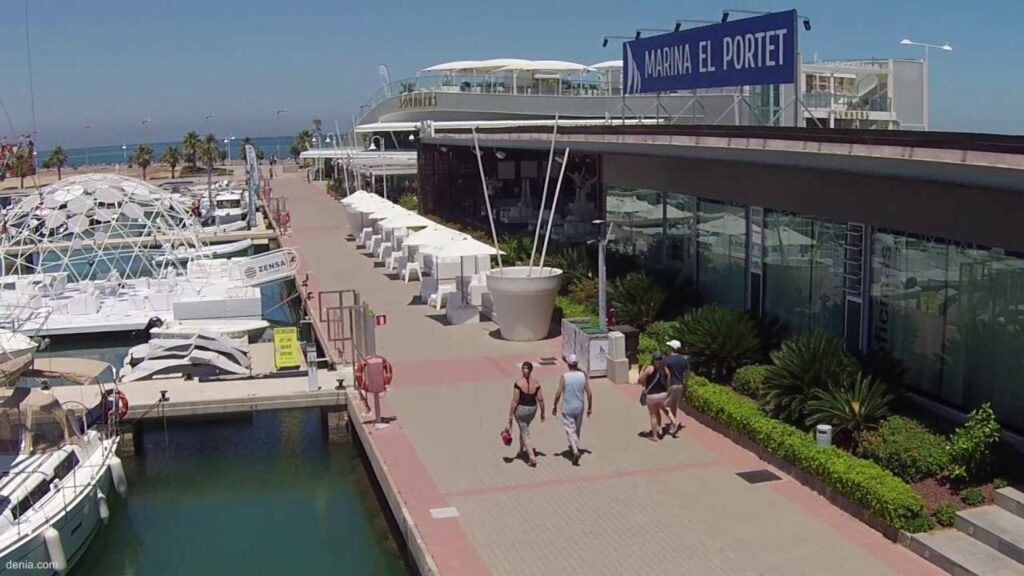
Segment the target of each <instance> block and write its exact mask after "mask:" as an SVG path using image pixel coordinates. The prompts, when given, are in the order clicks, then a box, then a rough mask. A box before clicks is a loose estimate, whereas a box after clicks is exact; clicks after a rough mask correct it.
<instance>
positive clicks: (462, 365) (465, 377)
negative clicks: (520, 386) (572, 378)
mask: <svg viewBox="0 0 1024 576" xmlns="http://www.w3.org/2000/svg"><path fill="white" fill-rule="evenodd" d="M528 359H529V360H530V361H531V362H533V365H534V373H535V374H537V375H538V376H540V375H543V376H544V377H545V379H548V378H550V377H551V376H552V375H556V374H561V373H562V372H563V371H565V364H561V363H559V364H557V365H555V366H540V365H539V364H538V363H537V360H538V358H528ZM523 360H524V357H523V355H522V354H517V355H509V356H484V357H476V358H447V359H443V360H419V361H412V362H403V361H400V360H398V361H395V362H394V365H395V383H396V384H400V385H402V386H444V385H449V384H470V383H473V382H480V381H485V380H498V379H506V378H507V379H513V378H515V377H516V376H518V375H519V366H520V365H521V364H522V362H523Z"/></svg>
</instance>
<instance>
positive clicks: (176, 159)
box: [160, 146, 181, 180]
mask: <svg viewBox="0 0 1024 576" xmlns="http://www.w3.org/2000/svg"><path fill="white" fill-rule="evenodd" d="M160 161H161V162H163V163H164V164H167V165H168V166H170V167H171V179H172V180H173V179H174V169H175V168H177V167H178V164H181V151H180V150H178V148H177V146H171V147H170V148H168V149H167V150H164V153H163V155H161V156H160Z"/></svg>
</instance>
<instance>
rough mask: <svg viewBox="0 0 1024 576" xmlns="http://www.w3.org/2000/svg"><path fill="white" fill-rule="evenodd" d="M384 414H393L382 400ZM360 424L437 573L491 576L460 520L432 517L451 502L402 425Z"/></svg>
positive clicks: (398, 423)
mask: <svg viewBox="0 0 1024 576" xmlns="http://www.w3.org/2000/svg"><path fill="white" fill-rule="evenodd" d="M381 412H382V413H384V414H393V412H392V411H391V409H390V406H388V405H387V401H386V400H384V399H382V400H381ZM357 425H363V426H366V430H367V432H368V433H369V436H370V442H371V443H372V444H373V446H372V447H369V448H370V449H373V450H375V451H376V452H377V454H378V455H379V456H380V458H381V461H383V462H384V464H385V466H387V469H388V476H390V478H391V480H392V481H393V482H394V483H395V486H396V488H397V490H398V494H399V497H400V498H401V499H402V502H403V503H404V504H405V507H406V508H407V509H408V510H409V514H410V515H411V516H412V520H413V522H414V523H415V525H416V529H417V530H418V531H419V533H420V537H421V538H422V539H423V542H424V544H425V545H426V547H427V549H428V550H429V551H430V555H431V557H433V559H434V563H435V564H436V565H437V568H438V571H439V572H440V573H441V574H444V575H446V576H448V575H466V576H476V575H483V574H489V573H490V570H489V569H488V568H487V566H486V565H485V564H484V562H483V559H481V558H480V555H479V553H478V552H477V550H476V548H475V547H474V546H473V544H472V543H471V542H470V541H469V537H468V536H467V535H466V531H465V530H463V528H462V524H461V523H460V522H459V521H458V519H456V518H448V519H435V518H434V517H433V516H431V514H430V510H431V509H432V508H444V507H447V506H449V503H448V499H447V498H446V497H445V496H444V495H443V494H441V491H440V490H439V489H438V487H437V484H436V483H435V482H434V479H433V477H431V475H430V471H429V470H428V469H427V467H426V466H425V465H424V464H423V461H422V460H420V458H419V454H417V452H416V448H415V447H414V446H413V445H412V442H411V441H410V440H409V436H408V435H407V434H406V433H405V429H403V428H402V425H401V423H400V422H399V421H397V420H396V421H394V422H392V423H391V426H389V427H388V428H386V429H384V430H375V429H374V428H373V426H372V424H367V423H366V422H364V423H362V424H357Z"/></svg>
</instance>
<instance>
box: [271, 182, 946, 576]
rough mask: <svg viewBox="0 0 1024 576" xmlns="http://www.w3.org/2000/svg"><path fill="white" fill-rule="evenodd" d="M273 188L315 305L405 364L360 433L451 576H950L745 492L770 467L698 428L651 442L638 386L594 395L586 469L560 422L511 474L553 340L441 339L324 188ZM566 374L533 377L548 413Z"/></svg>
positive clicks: (412, 537)
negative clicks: (513, 440)
mask: <svg viewBox="0 0 1024 576" xmlns="http://www.w3.org/2000/svg"><path fill="white" fill-rule="evenodd" d="M273 188H274V194H275V195H276V196H283V197H286V198H288V209H289V210H290V211H291V216H292V226H293V232H292V234H291V235H290V237H289V238H287V239H285V244H286V245H291V246H296V247H297V248H298V249H299V251H300V253H301V255H302V264H301V266H302V269H303V271H304V272H309V274H310V285H311V289H312V290H314V291H315V290H318V289H324V290H331V289H340V288H354V289H356V290H359V292H360V293H361V294H362V296H363V299H364V300H365V301H367V302H369V303H370V304H371V305H372V306H373V308H374V309H375V311H376V312H377V313H378V314H387V315H388V325H387V326H383V327H380V328H379V329H378V331H377V345H378V352H380V353H381V354H383V355H384V356H386V357H387V358H389V359H390V360H391V361H392V362H393V363H394V365H395V382H394V385H393V389H392V391H391V392H389V394H388V396H387V398H386V399H385V401H384V411H385V413H386V415H391V416H393V417H394V418H395V420H394V421H393V422H392V424H391V425H390V426H389V427H388V428H386V429H383V430H376V429H374V428H373V427H372V426H368V425H366V424H365V423H357V426H360V427H361V429H360V434H361V435H362V436H364V437H365V438H366V442H365V443H366V449H367V451H368V453H370V455H371V459H376V460H377V461H378V462H379V463H380V464H381V467H382V469H386V471H387V476H388V478H387V479H382V483H385V482H388V483H390V484H391V485H393V487H394V489H395V491H396V493H397V496H398V497H399V498H400V499H401V506H402V508H403V511H402V513H404V514H406V515H407V516H408V518H409V519H410V520H411V522H412V524H413V527H414V529H415V530H414V531H410V530H406V534H407V540H409V541H413V542H421V543H422V544H423V546H424V547H425V548H426V550H428V552H429V557H430V558H429V560H427V561H426V562H427V563H428V564H430V565H431V566H433V567H435V568H436V570H437V571H438V572H439V573H441V574H445V575H473V576H477V575H484V574H495V575H505V574H560V575H570V574H581V575H584V574H585V575H600V574H608V575H616V576H618V575H621V574H645V575H655V574H693V575H723V576H725V575H729V576H738V575H780V576H795V575H803V574H806V575H819V574H829V575H830V576H838V575H850V576H853V575H863V576H869V575H870V576H879V575H889V574H938V573H939V572H938V571H937V570H936V569H935V568H934V567H933V566H931V565H930V564H928V563H927V562H925V561H924V560H923V559H921V558H919V557H917V556H916V555H914V554H912V553H911V552H910V551H908V550H906V549H904V548H902V547H900V546H897V545H896V544H893V543H892V542H890V541H888V540H886V539H884V538H883V537H882V536H881V535H879V534H878V533H876V532H874V531H873V530H871V529H870V528H868V527H867V526H865V525H863V524H861V523H860V522H858V521H857V520H855V519H853V518H852V517H850V516H848V515H847V514H845V513H844V512H842V511H840V510H839V509H837V508H835V507H833V506H832V505H830V504H829V503H828V502H827V501H825V500H824V499H823V498H821V497H819V496H818V495H816V494H814V493H813V492H811V491H810V490H807V489H805V488H804V487H803V486H801V485H800V484H798V483H796V482H795V481H793V480H791V479H790V478H788V477H786V476H785V475H784V474H782V473H780V472H778V471H776V473H777V474H779V475H780V476H782V480H781V481H776V482H770V483H765V484H748V483H746V482H745V481H743V480H742V479H740V478H739V477H737V476H736V473H737V472H741V471H745V470H756V469H765V468H768V469H770V468H771V467H770V466H768V465H766V464H765V463H764V462H761V461H760V460H758V459H757V458H756V457H755V456H753V455H752V454H751V453H749V452H747V451H745V450H742V449H740V448H739V447H737V446H736V445H734V444H732V443H731V442H730V441H728V440H726V439H725V438H723V437H722V436H720V435H718V434H716V433H714V432H712V431H711V430H709V429H707V428H705V427H703V426H700V425H699V424H697V423H695V422H693V421H692V420H690V419H686V428H685V429H684V430H683V432H682V433H681V434H680V437H679V438H678V439H669V440H666V441H662V442H658V443H654V442H650V441H649V440H647V439H645V438H642V437H640V436H639V435H638V434H639V433H640V432H642V431H643V430H645V428H646V426H647V418H646V410H645V409H643V408H642V407H641V406H639V404H638V402H637V397H638V396H639V389H638V387H636V386H617V385H614V384H611V383H610V382H608V381H607V380H603V379H601V380H596V381H594V382H593V388H594V396H595V398H594V400H595V401H594V415H593V417H592V418H590V419H588V420H586V421H585V423H584V425H583V438H582V445H583V447H584V449H585V450H586V453H585V455H584V457H583V460H582V463H581V466H580V467H578V468H577V467H573V466H572V465H571V464H570V462H569V460H568V459H567V458H566V452H565V451H566V449H567V446H566V442H565V436H564V433H563V432H562V429H561V426H560V424H559V423H558V421H557V420H556V419H553V418H551V417H550V414H549V416H548V418H547V421H546V422H543V423H542V422H540V421H539V420H536V421H535V423H534V425H533V427H532V430H533V441H534V444H535V446H536V447H537V449H538V450H539V454H538V460H539V465H538V467H537V468H535V469H531V468H528V467H527V466H526V464H525V463H524V462H522V461H519V460H513V459H512V457H513V456H514V452H515V445H513V447H511V448H506V447H504V446H503V445H502V444H501V442H500V439H499V437H498V433H499V431H500V430H501V429H502V428H503V427H504V425H505V421H506V418H507V414H508V405H509V401H510V399H511V392H512V381H513V378H514V377H515V375H516V374H517V372H518V368H517V366H518V364H519V363H520V362H522V361H523V360H531V361H534V363H535V364H536V363H537V361H538V360H539V359H540V358H542V357H545V356H558V355H559V354H558V348H559V342H558V340H557V339H552V340H549V341H546V342H540V343H528V344H523V343H510V342H504V341H502V340H500V339H498V338H496V336H495V334H496V333H495V330H496V326H495V325H494V324H491V323H484V324H479V325H472V326H445V325H444V324H443V323H441V322H440V321H439V317H440V316H441V315H440V314H439V313H437V312H436V311H434V310H433V309H428V308H427V307H426V306H422V305H418V304H415V303H414V298H413V297H414V294H416V293H417V288H418V285H417V284H415V283H409V284H405V283H404V282H402V281H400V280H394V279H391V278H389V277H388V276H386V275H385V274H384V271H383V269H381V268H376V267H374V265H373V263H372V260H371V259H370V258H368V257H366V256H365V255H363V254H361V253H359V252H358V251H357V250H356V248H355V246H354V245H353V244H352V243H350V242H348V241H346V240H345V235H346V233H347V230H346V224H345V220H344V217H343V210H342V207H341V205H340V204H337V203H336V202H334V201H333V200H331V199H330V198H329V197H328V196H327V195H326V194H325V193H324V192H323V187H322V186H321V185H310V184H307V183H306V182H305V180H304V179H300V178H299V177H298V176H297V175H285V176H284V177H279V178H277V179H275V180H274V181H273ZM300 277H301V275H300ZM442 314H443V313H442ZM564 369H565V367H564V365H562V364H561V362H559V364H558V365H557V366H554V367H541V368H540V369H539V371H538V375H539V377H540V380H541V383H542V386H543V390H544V393H545V394H546V398H547V400H548V402H549V404H548V406H549V408H548V409H549V410H550V402H551V401H552V400H553V398H554V392H555V389H556V387H557V381H558V374H559V373H561V372H562V371H563V370H564ZM387 490H388V489H387V487H385V492H387ZM399 523H400V524H402V521H401V520H400V521H399Z"/></svg>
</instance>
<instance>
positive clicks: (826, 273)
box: [763, 211, 846, 337]
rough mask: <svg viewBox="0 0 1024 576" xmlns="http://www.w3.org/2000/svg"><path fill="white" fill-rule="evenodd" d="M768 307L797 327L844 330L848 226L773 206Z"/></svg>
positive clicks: (767, 237) (767, 240) (768, 229)
mask: <svg viewBox="0 0 1024 576" xmlns="http://www.w3.org/2000/svg"><path fill="white" fill-rule="evenodd" d="M764 228H765V230H764V242H763V246H764V249H763V250H764V284H765V286H764V288H765V289H764V309H765V312H766V313H767V314H768V315H772V316H775V317H777V318H779V319H780V320H781V321H782V323H783V325H784V326H785V327H786V329H787V331H789V332H791V333H799V332H814V331H820V332H825V333H828V334H832V335H834V336H840V337H841V336H842V335H843V305H844V300H845V298H844V292H843V242H844V238H845V233H846V226H844V225H842V224H836V223H834V222H827V221H823V220H817V219H814V218H807V217H804V216H797V215H793V214H789V213H786V212H775V211H767V212H766V213H765V226H764Z"/></svg>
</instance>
